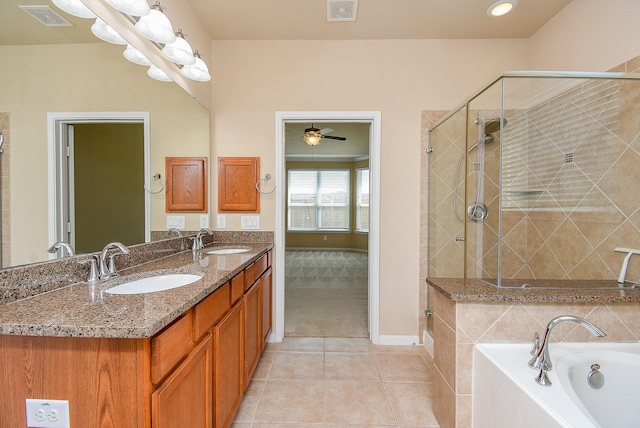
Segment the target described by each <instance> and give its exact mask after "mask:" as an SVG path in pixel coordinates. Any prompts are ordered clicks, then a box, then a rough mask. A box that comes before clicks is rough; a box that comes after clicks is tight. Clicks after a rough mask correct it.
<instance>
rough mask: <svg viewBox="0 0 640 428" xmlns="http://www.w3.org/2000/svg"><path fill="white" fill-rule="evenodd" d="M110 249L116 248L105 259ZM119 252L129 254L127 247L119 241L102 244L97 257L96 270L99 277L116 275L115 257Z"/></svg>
mask: <svg viewBox="0 0 640 428" xmlns="http://www.w3.org/2000/svg"><path fill="white" fill-rule="evenodd" d="M112 249H113V250H116V252H114V253H112V254H111V255H110V256H109V259H108V261H107V255H108V254H109V250H112ZM119 254H129V249H128V248H127V247H126V246H125V245H124V244H121V243H120V242H110V243H108V244H107V245H105V246H104V248H103V249H102V252H100V258H99V259H98V272H99V275H100V279H102V280H104V279H107V278H111V277H112V276H116V275H118V271H117V269H116V262H115V257H116V256H117V255H119Z"/></svg>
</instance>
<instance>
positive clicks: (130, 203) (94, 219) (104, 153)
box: [47, 112, 151, 257]
mask: <svg viewBox="0 0 640 428" xmlns="http://www.w3.org/2000/svg"><path fill="white" fill-rule="evenodd" d="M47 129H48V131H47V134H48V138H47V139H48V151H49V161H48V171H49V173H48V177H49V195H50V197H49V206H48V207H49V243H50V245H51V244H53V243H54V242H66V243H70V244H71V245H72V247H73V248H74V249H75V250H76V253H87V252H95V251H100V250H101V249H102V248H103V247H104V245H105V244H107V243H108V242H113V241H119V242H122V243H123V244H125V245H129V244H134V243H140V242H147V241H149V239H150V220H151V211H150V210H151V194H150V192H147V191H146V190H145V189H149V188H150V177H149V169H150V168H149V164H150V151H149V145H150V143H149V114H148V113H147V112H70V113H47ZM52 256H56V255H52ZM57 256H58V257H60V256H61V254H57Z"/></svg>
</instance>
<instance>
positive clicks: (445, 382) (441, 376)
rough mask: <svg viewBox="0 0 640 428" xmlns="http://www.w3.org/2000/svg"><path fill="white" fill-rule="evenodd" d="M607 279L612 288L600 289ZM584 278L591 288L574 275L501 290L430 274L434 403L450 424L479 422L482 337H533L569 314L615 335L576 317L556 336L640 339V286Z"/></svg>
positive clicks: (565, 339)
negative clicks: (476, 393)
mask: <svg viewBox="0 0 640 428" xmlns="http://www.w3.org/2000/svg"><path fill="white" fill-rule="evenodd" d="M605 282H606V283H608V284H609V286H610V289H608V290H605V289H596V288H597V287H599V286H600V285H605V284H604V283H605ZM581 283H582V284H583V285H587V286H591V288H587V289H576V288H575V287H576V285H577V284H575V283H572V281H546V284H547V285H548V286H552V287H556V288H555V289H549V288H498V287H495V286H493V285H489V284H487V283H486V282H484V281H482V280H478V279H466V280H465V279H460V278H427V284H428V286H430V287H433V293H431V295H432V297H433V310H432V315H431V317H432V318H433V339H434V364H435V367H436V370H435V373H434V405H433V407H434V414H435V415H436V417H437V419H438V422H439V423H440V426H441V427H442V428H454V427H459V428H465V427H470V426H472V421H471V418H472V398H473V388H472V386H473V382H472V377H473V372H474V359H473V349H474V346H475V345H476V344H477V343H532V341H533V335H534V333H535V332H538V333H540V334H543V333H544V331H545V328H546V325H547V323H548V322H549V321H550V320H551V319H552V318H554V317H557V316H560V315H566V314H570V315H576V316H579V317H582V318H585V319H587V320H589V321H591V322H593V323H594V324H595V325H597V326H598V327H600V328H602V330H603V331H604V332H605V333H606V334H607V337H605V338H603V339H595V338H593V337H592V336H591V334H589V333H588V332H587V331H586V330H584V329H582V328H579V327H578V328H576V325H575V324H573V323H570V324H567V325H559V326H558V328H557V329H556V330H554V333H553V341H554V342H556V341H558V342H588V341H609V342H637V341H638V340H640V323H639V320H640V318H639V316H638V303H640V290H639V289H626V290H620V289H618V288H617V285H616V282H615V280H613V281H597V284H595V281H581ZM587 283H590V284H587ZM561 285H564V286H565V288H564V289H559V288H558V287H560V286H561ZM522 364H523V365H524V366H526V364H527V361H526V360H525V361H523V362H522ZM534 377H535V373H533V371H532V376H531V379H532V382H533V378H534Z"/></svg>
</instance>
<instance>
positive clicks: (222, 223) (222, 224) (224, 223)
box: [218, 214, 227, 229]
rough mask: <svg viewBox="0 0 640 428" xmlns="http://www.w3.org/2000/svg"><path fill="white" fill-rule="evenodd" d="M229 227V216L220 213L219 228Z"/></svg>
mask: <svg viewBox="0 0 640 428" xmlns="http://www.w3.org/2000/svg"><path fill="white" fill-rule="evenodd" d="M226 228H227V216H226V215H224V214H218V229H226Z"/></svg>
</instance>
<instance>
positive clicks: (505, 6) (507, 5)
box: [487, 0, 518, 16]
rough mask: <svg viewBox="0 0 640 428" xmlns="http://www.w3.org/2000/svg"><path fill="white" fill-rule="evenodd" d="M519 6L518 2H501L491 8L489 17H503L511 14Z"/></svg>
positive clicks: (512, 0)
mask: <svg viewBox="0 0 640 428" xmlns="http://www.w3.org/2000/svg"><path fill="white" fill-rule="evenodd" d="M517 5H518V0H499V1H497V2H495V3H493V4H492V5H491V6H489V9H487V15H488V16H502V15H504V14H507V13H509V12H511V10H512V9H514V8H515V7H516V6H517Z"/></svg>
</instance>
